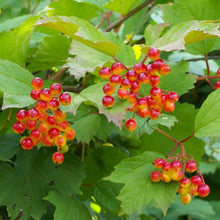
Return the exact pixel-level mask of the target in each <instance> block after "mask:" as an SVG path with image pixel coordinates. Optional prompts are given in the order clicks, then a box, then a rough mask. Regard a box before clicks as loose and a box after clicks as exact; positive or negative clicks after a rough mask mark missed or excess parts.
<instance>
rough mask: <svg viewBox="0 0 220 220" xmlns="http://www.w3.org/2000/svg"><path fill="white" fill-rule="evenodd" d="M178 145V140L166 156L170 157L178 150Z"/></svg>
mask: <svg viewBox="0 0 220 220" xmlns="http://www.w3.org/2000/svg"><path fill="white" fill-rule="evenodd" d="M178 146H179V143H178V142H177V143H176V145H175V147H174V148H173V150H172V151H171V152H170V153H169V154H167V155H166V158H169V157H170V156H171V155H172V154H173V153H174V152H175V151H176V149H177V148H178Z"/></svg>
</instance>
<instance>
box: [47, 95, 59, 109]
mask: <svg viewBox="0 0 220 220" xmlns="http://www.w3.org/2000/svg"><path fill="white" fill-rule="evenodd" d="M59 106H60V103H59V101H58V100H57V99H56V98H52V99H51V100H50V101H49V102H48V108H49V109H50V110H52V111H56V110H57V109H58V108H59Z"/></svg>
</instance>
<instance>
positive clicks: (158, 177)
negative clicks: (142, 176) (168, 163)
mask: <svg viewBox="0 0 220 220" xmlns="http://www.w3.org/2000/svg"><path fill="white" fill-rule="evenodd" d="M150 179H151V181H152V182H159V181H160V180H161V172H160V171H157V170H155V171H153V172H152V173H151V176H150Z"/></svg>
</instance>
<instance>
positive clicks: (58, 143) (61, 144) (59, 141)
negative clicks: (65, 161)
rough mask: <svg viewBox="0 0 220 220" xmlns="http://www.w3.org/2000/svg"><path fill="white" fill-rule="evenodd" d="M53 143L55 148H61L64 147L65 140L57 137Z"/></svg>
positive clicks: (60, 136)
mask: <svg viewBox="0 0 220 220" xmlns="http://www.w3.org/2000/svg"><path fill="white" fill-rule="evenodd" d="M54 143H55V145H56V146H57V147H59V148H62V147H64V146H65V145H66V138H65V137H64V136H62V135H59V136H58V137H56V138H55V141H54Z"/></svg>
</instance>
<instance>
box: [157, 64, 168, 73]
mask: <svg viewBox="0 0 220 220" xmlns="http://www.w3.org/2000/svg"><path fill="white" fill-rule="evenodd" d="M158 72H159V74H160V75H162V76H165V75H167V74H168V73H169V72H170V67H169V66H168V65H167V64H164V65H163V66H162V67H161V69H160V71H158Z"/></svg>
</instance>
